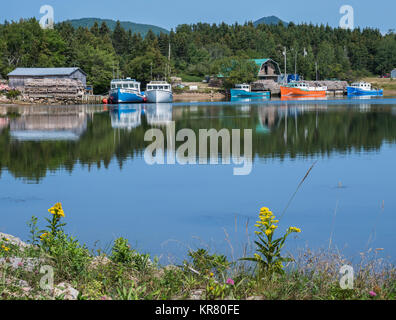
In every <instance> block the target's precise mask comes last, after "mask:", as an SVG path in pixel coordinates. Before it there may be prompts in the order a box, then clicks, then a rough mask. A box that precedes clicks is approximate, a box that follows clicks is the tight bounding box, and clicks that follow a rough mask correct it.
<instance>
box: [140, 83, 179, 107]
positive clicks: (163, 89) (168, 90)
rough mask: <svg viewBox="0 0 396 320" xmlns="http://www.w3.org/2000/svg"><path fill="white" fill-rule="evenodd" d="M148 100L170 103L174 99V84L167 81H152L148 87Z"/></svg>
mask: <svg viewBox="0 0 396 320" xmlns="http://www.w3.org/2000/svg"><path fill="white" fill-rule="evenodd" d="M145 94H146V97H147V102H151V103H170V102H172V101H173V93H172V86H171V85H170V84H169V83H168V82H166V81H151V82H150V83H148V84H147V87H146V92H145Z"/></svg>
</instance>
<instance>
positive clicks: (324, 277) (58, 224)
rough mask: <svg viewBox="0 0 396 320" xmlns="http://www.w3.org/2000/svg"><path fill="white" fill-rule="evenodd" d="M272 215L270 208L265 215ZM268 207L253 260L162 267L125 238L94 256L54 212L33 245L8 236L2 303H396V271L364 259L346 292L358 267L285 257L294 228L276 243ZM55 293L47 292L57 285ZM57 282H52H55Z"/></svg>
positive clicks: (0, 242) (191, 260) (336, 260)
mask: <svg viewBox="0 0 396 320" xmlns="http://www.w3.org/2000/svg"><path fill="white" fill-rule="evenodd" d="M264 209H265V210H264ZM267 209H268V208H263V209H262V210H261V211H260V216H259V220H258V221H257V225H256V226H257V231H256V236H257V242H256V245H257V251H256V253H255V254H254V256H252V257H250V258H246V259H245V260H238V261H228V259H227V258H226V257H225V256H224V255H221V254H217V253H211V252H208V251H207V250H204V249H198V250H195V251H189V252H188V259H186V260H185V261H183V263H181V265H178V266H176V265H170V266H161V265H160V264H159V263H158V259H156V258H152V257H150V255H148V254H142V253H139V252H137V251H135V250H133V249H132V248H131V246H130V245H129V243H128V240H126V239H123V238H119V239H116V240H115V241H114V244H113V246H112V248H111V250H110V251H109V252H107V253H104V252H102V251H100V250H97V251H96V252H92V251H90V250H88V249H87V247H86V246H85V245H82V244H80V243H79V242H78V241H77V240H76V239H74V238H72V237H69V236H68V235H66V234H65V233H64V231H63V226H64V219H65V214H64V212H63V209H62V207H61V205H60V204H57V205H55V206H54V207H52V208H50V212H51V214H52V217H50V218H48V219H47V223H48V225H47V227H46V228H45V229H44V230H39V228H38V226H37V225H38V220H37V218H34V217H33V218H32V220H31V222H30V223H29V226H30V234H31V239H30V241H29V242H30V243H29V244H26V243H24V242H22V241H20V240H19V239H17V238H14V237H12V236H8V235H4V234H3V235H0V297H1V299H81V300H142V299H149V300H156V299H158V300H162V299H166V300H170V299H208V300H214V299H250V300H261V299H301V300H304V299H395V298H396V269H395V268H394V267H393V266H392V265H388V264H386V263H385V262H384V261H383V260H381V259H377V258H375V257H376V254H377V253H378V252H377V251H374V255H373V256H372V258H370V257H368V256H366V257H362V261H361V263H360V264H358V265H356V264H355V270H354V272H355V273H354V283H353V285H354V286H353V289H347V290H343V289H341V287H340V273H339V272H340V268H341V267H342V266H343V265H346V264H350V262H349V261H348V260H347V259H345V258H344V257H342V256H341V255H340V254H338V253H334V252H329V251H323V252H315V253H314V252H311V251H309V250H304V251H303V252H301V254H299V255H298V256H297V257H290V256H287V257H286V256H285V257H284V256H282V255H281V253H282V250H281V249H282V247H283V244H284V242H285V241H286V239H287V238H288V236H289V235H292V234H298V233H299V232H300V231H301V230H300V229H298V228H295V227H290V228H288V229H287V231H286V233H284V234H283V235H282V236H281V237H279V238H277V239H275V233H276V229H277V220H275V219H276V218H275V217H274V215H273V214H272V212H270V211H269V210H267ZM51 270H53V284H54V287H53V288H52V287H51V286H49V287H48V288H45V287H43V285H46V284H51V281H52V280H51V279H52V277H51V272H52V271H51ZM48 279H49V280H48Z"/></svg>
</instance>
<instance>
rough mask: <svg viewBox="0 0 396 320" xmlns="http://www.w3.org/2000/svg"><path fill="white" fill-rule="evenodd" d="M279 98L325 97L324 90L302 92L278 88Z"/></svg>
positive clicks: (295, 89)
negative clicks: (279, 91)
mask: <svg viewBox="0 0 396 320" xmlns="http://www.w3.org/2000/svg"><path fill="white" fill-rule="evenodd" d="M280 90H281V96H282V97H284V96H308V97H326V90H303V89H300V88H289V87H284V86H281V87H280Z"/></svg>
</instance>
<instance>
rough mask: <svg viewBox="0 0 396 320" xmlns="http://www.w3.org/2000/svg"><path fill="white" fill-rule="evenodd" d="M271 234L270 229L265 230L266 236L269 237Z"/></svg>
mask: <svg viewBox="0 0 396 320" xmlns="http://www.w3.org/2000/svg"><path fill="white" fill-rule="evenodd" d="M272 232H273V230H272V229H267V230H265V234H266V235H267V236H270V235H271V234H272Z"/></svg>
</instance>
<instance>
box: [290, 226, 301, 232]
mask: <svg viewBox="0 0 396 320" xmlns="http://www.w3.org/2000/svg"><path fill="white" fill-rule="evenodd" d="M289 231H290V232H297V233H300V232H301V229H299V228H296V227H290V228H289Z"/></svg>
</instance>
